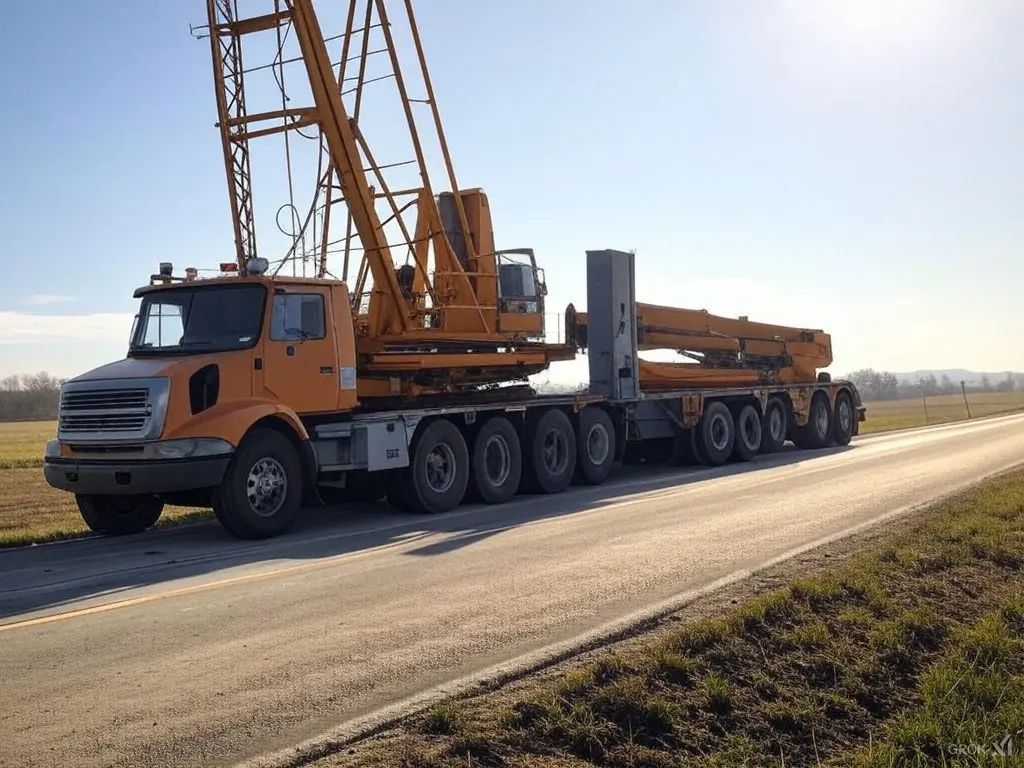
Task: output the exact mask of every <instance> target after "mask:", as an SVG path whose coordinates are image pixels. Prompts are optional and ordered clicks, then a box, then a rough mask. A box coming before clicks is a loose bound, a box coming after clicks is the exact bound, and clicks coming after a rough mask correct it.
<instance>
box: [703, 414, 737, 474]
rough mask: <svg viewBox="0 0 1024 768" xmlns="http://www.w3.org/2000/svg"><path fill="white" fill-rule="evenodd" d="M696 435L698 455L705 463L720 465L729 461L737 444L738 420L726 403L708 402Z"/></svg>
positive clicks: (714, 465)
mask: <svg viewBox="0 0 1024 768" xmlns="http://www.w3.org/2000/svg"><path fill="white" fill-rule="evenodd" d="M696 437H697V441H696V447H697V450H698V455H699V457H700V459H701V460H702V461H703V462H704V463H706V464H709V465H710V466H712V467H720V466H722V465H723V464H725V463H726V462H728V461H729V458H730V456H732V449H733V446H734V445H735V444H736V422H734V421H733V418H732V413H731V412H730V411H729V407H728V406H727V405H726V404H725V403H723V402H719V401H715V402H711V403H708V404H707V406H706V407H705V408H704V415H703V416H702V417H701V420H700V423H699V424H698V425H697V435H696Z"/></svg>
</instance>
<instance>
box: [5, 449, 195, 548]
mask: <svg viewBox="0 0 1024 768" xmlns="http://www.w3.org/2000/svg"><path fill="white" fill-rule="evenodd" d="M210 514H211V512H210V511H209V510H205V509H191V508H186V507H166V508H165V509H164V514H163V516H162V517H161V518H160V522H159V523H158V525H169V524H175V523H181V522H185V521H188V520H194V519H201V518H205V517H208V516H209V515H210ZM87 533H89V530H88V529H87V528H86V527H85V523H84V522H82V517H81V515H80V514H79V512H78V507H77V506H76V505H75V497H74V496H73V495H71V494H70V493H65V492H64V491H58V490H56V489H55V488H51V487H50V486H49V485H47V483H46V480H44V479H43V472H42V470H41V469H39V468H38V467H33V468H27V469H25V468H22V469H0V547H14V546H20V545H23V544H31V543H35V542H43V541H56V540H58V539H68V538H75V537H79V536H85V535H86V534H87Z"/></svg>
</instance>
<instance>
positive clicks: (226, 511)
mask: <svg viewBox="0 0 1024 768" xmlns="http://www.w3.org/2000/svg"><path fill="white" fill-rule="evenodd" d="M261 484H262V486H263V487H258V486H259V485H261ZM302 494H303V475H302V461H301V460H300V459H299V454H298V453H297V452H296V450H295V448H294V446H293V445H292V443H291V441H290V440H289V439H288V438H287V437H285V436H284V435H283V434H281V433H280V432H278V431H276V430H273V429H266V428H258V429H254V430H253V431H252V432H250V433H249V434H248V435H246V436H245V438H244V439H243V440H242V443H241V445H239V447H238V450H237V451H236V452H235V455H234V457H232V459H231V463H230V464H229V465H228V469H227V472H225V473H224V479H223V481H221V484H220V485H219V486H218V487H217V488H216V489H215V490H214V492H213V511H214V514H216V515H217V520H219V521H220V524H221V525H222V526H223V527H224V529H225V530H226V531H227V532H228V533H230V534H231V535H232V536H234V537H235V538H239V539H267V538H270V537H272V536H277V535H279V534H282V533H284V532H285V531H286V530H288V528H290V527H291V525H292V523H294V522H295V518H296V517H297V516H298V514H299V509H300V508H301V507H302Z"/></svg>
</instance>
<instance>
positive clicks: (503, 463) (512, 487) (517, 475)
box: [467, 416, 523, 504]
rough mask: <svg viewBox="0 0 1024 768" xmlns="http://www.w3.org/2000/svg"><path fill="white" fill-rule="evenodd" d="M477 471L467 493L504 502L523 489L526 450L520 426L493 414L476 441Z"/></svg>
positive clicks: (474, 472)
mask: <svg viewBox="0 0 1024 768" xmlns="http://www.w3.org/2000/svg"><path fill="white" fill-rule="evenodd" d="M472 464H473V472H472V474H471V475H470V478H469V488H468V489H467V495H468V496H471V497H472V498H474V499H477V498H478V499H480V500H481V501H483V502H484V503H485V504H503V503H505V502H506V501H508V500H509V499H511V498H512V497H513V496H515V495H516V493H517V492H518V491H519V482H520V480H521V479H522V477H523V449H522V445H521V444H520V442H519V435H518V433H517V432H516V428H515V427H513V426H512V423H511V422H510V421H509V420H508V419H506V418H505V417H504V416H492V417H491V418H489V419H487V421H485V422H484V423H483V426H481V427H480V429H479V431H478V432H477V433H476V438H475V439H474V440H473V454H472Z"/></svg>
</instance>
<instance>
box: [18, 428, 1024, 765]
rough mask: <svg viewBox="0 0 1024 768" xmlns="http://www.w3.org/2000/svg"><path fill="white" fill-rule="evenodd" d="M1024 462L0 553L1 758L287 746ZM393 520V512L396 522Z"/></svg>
mask: <svg viewBox="0 0 1024 768" xmlns="http://www.w3.org/2000/svg"><path fill="white" fill-rule="evenodd" d="M1022 461H1024V416H1013V417H1008V418H1001V419H993V420H987V421H978V422H974V423H967V424H957V425H950V426H945V427H939V428H934V429H928V430H921V431H914V432H909V433H899V434H892V435H883V436H878V437H869V438H864V439H860V440H856V441H855V442H854V444H853V445H852V446H850V447H848V448H846V449H836V450H833V451H824V452H814V453H804V452H795V451H794V452H792V453H787V454H780V455H777V456H774V457H771V458H767V459H758V460H756V461H755V462H753V463H752V464H750V465H747V466H744V467H741V468H739V469H736V468H732V467H729V468H724V469H720V470H684V471H683V472H679V471H675V472H670V471H665V470H658V471H654V472H640V471H632V472H629V473H624V474H623V475H621V476H619V477H617V478H616V479H614V480H613V481H610V482H609V483H607V484H605V485H604V486H601V487H599V488H591V489H577V490H573V491H571V492H569V493H567V494H564V495H562V496H559V497H535V498H526V499H523V500H522V501H518V502H516V503H514V504H511V505H507V506H504V507H500V508H484V507H470V508H464V509H461V510H459V511H457V512H453V513H449V514H446V515H441V516H438V517H434V518H426V519H425V518H418V517H410V516H407V515H401V514H396V513H391V512H389V511H384V512H380V511H377V512H376V513H371V512H370V511H368V510H367V509H366V508H363V509H360V510H355V511H352V510H349V511H347V512H343V511H341V510H337V511H323V510H321V511H319V512H310V513H307V515H306V517H305V519H304V520H303V521H302V523H301V525H300V526H299V527H298V529H297V530H296V531H295V532H294V533H291V534H289V535H287V536H285V537H283V538H280V539H277V540H272V541H270V542H260V543H239V542H237V541H235V540H233V539H230V538H228V537H227V536H226V535H225V534H223V533H222V532H221V531H220V529H219V528H218V527H217V526H216V525H215V524H208V525H207V524H204V525H200V526H195V527H189V528H182V529H177V530H174V529H172V530H168V531H158V532H151V533H147V534H143V535H141V536H137V537H132V538H128V539H120V540H110V539H107V540H103V539H94V540H84V541H78V542H69V543H62V544H55V545H44V546H39V547H34V548H31V549H25V550H19V551H8V552H0V725H2V732H3V738H2V740H0V765H4V766H18V767H19V768H27V767H28V766H47V767H48V766H53V765H74V766H76V767H81V768H85V767H86V766H93V765H97V766H100V765H102V766H108V765H118V766H128V765H154V766H155V765H159V766H211V765H220V764H231V763H233V762H235V761H239V760H242V759H246V758H251V757H255V756H258V755H260V754H265V753H267V752H270V751H273V750H277V749H281V748H286V747H289V746H290V745H295V744H298V743H300V742H302V741H304V740H306V739H310V738H312V737H314V736H316V735H317V734H321V733H323V732H325V731H328V730H330V729H332V728H336V727H338V726H341V725H344V724H345V723H352V722H353V721H354V720H355V719H357V718H360V717H365V716H368V715H371V714H372V713H374V712H379V711H380V709H381V708H382V707H385V706H388V705H394V704H395V703H396V702H401V701H403V700H406V701H407V697H410V696H414V695H416V694H419V693H421V692H423V691H426V690H429V689H431V688H433V687H435V686H438V685H443V684H446V683H450V682H451V681H455V680H458V679H461V678H465V677H467V676H471V675H473V674H475V673H479V672H481V671H483V670H486V669H488V668H492V667H494V666H495V665H500V664H502V663H505V662H509V661H511V660H515V659H521V658H522V657H524V656H525V655H528V654H535V653H537V652H539V651H541V650H542V649H545V648H550V647H551V646H552V645H553V644H557V643H564V642H568V641H571V640H572V639H573V638H577V637H579V636H580V635H582V634H586V633H588V632H592V631H595V630H598V629H599V628H601V627H606V626H607V625H608V624H610V623H613V622H615V621H618V620H623V619H624V618H625V617H628V616H631V615H636V614H637V612H642V611H645V610H650V609H653V608H654V607H656V606H659V605H662V606H664V605H666V604H668V603H670V602H671V601H673V600H678V599H679V597H680V595H682V594H684V593H687V592H689V591H691V590H695V589H699V588H701V587H704V586H706V585H708V584H711V583H712V582H715V581H716V580H720V579H724V578H728V577H730V575H733V576H734V575H736V574H737V573H738V572H741V571H743V570H745V569H752V568H756V567H759V566H761V565H763V564H765V563H766V562H767V561H770V560H772V559H775V558H778V557H781V556H784V555H786V554H787V553H791V552H792V551H793V550H795V549H797V548H800V547H803V546H806V545H808V544H810V543H812V542H815V541H819V540H821V539H822V538H825V537H829V536H834V535H837V534H840V533H842V532H845V531H848V530H849V529H850V528H851V527H854V526H857V525H860V524H864V523H866V522H869V521H872V520H876V519H878V518H880V517H882V516H885V515H887V514H890V513H892V512H894V511H895V510H898V509H902V508H906V507H908V506H912V505H917V504H920V503H923V502H926V501H928V500H930V499H932V498H935V497H937V496H939V495H941V494H943V493H945V492H947V491H950V490H953V489H955V488H957V487H958V486H961V485H963V484H965V483H968V482H971V481H974V480H976V479H978V478H980V477H982V476H983V475H986V474H989V473H991V472H994V471H998V470H1000V469H1003V468H1006V467H1008V466H1011V465H1013V464H1016V463H1019V462H1022ZM385 510H386V508H385Z"/></svg>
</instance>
